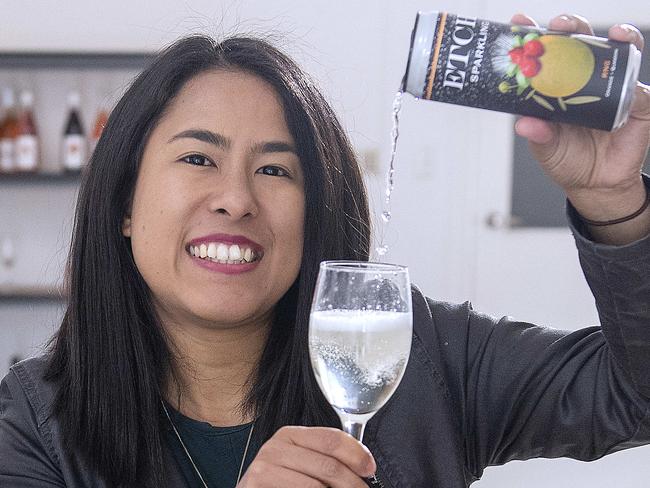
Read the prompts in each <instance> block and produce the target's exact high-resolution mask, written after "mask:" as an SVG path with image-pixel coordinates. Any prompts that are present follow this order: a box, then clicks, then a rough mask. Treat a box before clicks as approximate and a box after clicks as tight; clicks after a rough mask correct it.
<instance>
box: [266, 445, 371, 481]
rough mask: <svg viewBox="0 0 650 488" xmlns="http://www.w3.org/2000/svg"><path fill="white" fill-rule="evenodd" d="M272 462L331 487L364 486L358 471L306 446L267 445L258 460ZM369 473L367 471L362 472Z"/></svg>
mask: <svg viewBox="0 0 650 488" xmlns="http://www.w3.org/2000/svg"><path fill="white" fill-rule="evenodd" d="M267 459H268V460H269V461H271V460H272V462H273V464H275V465H278V466H281V467H283V468H286V469H288V470H289V471H294V472H297V473H301V474H302V475H306V476H307V477H308V478H312V479H315V480H318V481H319V482H321V483H323V484H324V485H325V486H328V487H331V488H366V486H367V485H366V483H365V482H364V481H363V480H362V479H361V475H360V473H355V472H354V471H352V470H351V469H350V468H349V467H348V466H347V465H346V464H344V463H343V462H341V461H339V460H338V459H337V458H335V457H332V456H328V455H325V454H322V453H321V452H318V451H313V450H311V449H307V448H306V447H302V446H298V445H294V444H287V443H280V442H278V443H276V444H275V445H269V446H268V448H267V449H266V452H262V451H260V459H259V460H260V461H265V460H267ZM364 474H365V475H369V473H364Z"/></svg>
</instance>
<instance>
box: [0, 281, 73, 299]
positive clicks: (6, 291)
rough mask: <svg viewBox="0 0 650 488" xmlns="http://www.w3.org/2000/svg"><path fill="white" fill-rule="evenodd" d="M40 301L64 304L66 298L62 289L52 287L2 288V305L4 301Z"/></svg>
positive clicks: (8, 286) (0, 289)
mask: <svg viewBox="0 0 650 488" xmlns="http://www.w3.org/2000/svg"><path fill="white" fill-rule="evenodd" d="M23 300H30V301H32V300H40V301H56V302H63V301H65V297H64V296H63V291H62V290H61V289H60V288H56V287H50V286H11V285H1V286H0V303H2V302H4V301H23Z"/></svg>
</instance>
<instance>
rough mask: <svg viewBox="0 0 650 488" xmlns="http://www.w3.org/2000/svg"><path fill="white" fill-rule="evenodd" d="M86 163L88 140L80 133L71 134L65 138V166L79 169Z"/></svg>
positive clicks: (70, 168) (69, 168)
mask: <svg viewBox="0 0 650 488" xmlns="http://www.w3.org/2000/svg"><path fill="white" fill-rule="evenodd" d="M84 164H86V140H85V138H84V136H82V135H79V134H70V135H67V136H65V137H64V138H63V167H64V168H65V169H68V170H79V169H81V167H82V166H83V165H84Z"/></svg>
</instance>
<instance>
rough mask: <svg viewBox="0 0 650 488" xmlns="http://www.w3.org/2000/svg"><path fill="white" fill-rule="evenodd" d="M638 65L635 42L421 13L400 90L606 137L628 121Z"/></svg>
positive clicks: (638, 56)
mask: <svg viewBox="0 0 650 488" xmlns="http://www.w3.org/2000/svg"><path fill="white" fill-rule="evenodd" d="M640 66H641V52H640V51H639V50H638V49H637V48H636V46H634V45H633V44H630V43H625V42H619V41H612V40H609V39H606V38H602V37H595V36H588V35H584V34H576V33H567V32H555V31H549V30H546V29H542V28H538V27H532V26H518V25H509V24H502V23H498V22H492V21H488V20H483V19H478V18H475V17H462V16H459V15H454V14H450V13H446V12H437V11H432V12H419V13H418V14H417V17H416V20H415V26H414V28H413V33H412V36H411V46H410V52H409V59H408V64H407V67H406V74H405V76H404V81H403V83H402V90H403V91H405V92H407V93H410V94H411V95H413V96H415V97H417V98H422V99H426V100H435V101H439V102H446V103H452V104H456V105H465V106H470V107H477V108H484V109H488V110H496V111H499V112H508V113H513V114H519V115H528V116H532V117H538V118H542V119H547V120H551V121H554V122H565V123H569V124H576V125H582V126H586V127H591V128H594V129H601V130H614V129H617V128H619V127H621V126H623V124H625V122H626V121H627V119H628V116H629V112H630V107H631V105H632V98H633V96H634V88H635V86H636V81H637V78H638V76H639V69H640Z"/></svg>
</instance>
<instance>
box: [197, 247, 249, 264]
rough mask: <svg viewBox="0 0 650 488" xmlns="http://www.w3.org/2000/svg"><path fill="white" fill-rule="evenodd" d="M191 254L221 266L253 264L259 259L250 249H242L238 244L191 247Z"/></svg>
mask: <svg viewBox="0 0 650 488" xmlns="http://www.w3.org/2000/svg"><path fill="white" fill-rule="evenodd" d="M189 253H190V254H191V255H192V256H194V257H197V258H198V257H200V258H203V259H206V258H209V259H210V260H212V261H215V262H218V263H221V264H241V263H251V262H253V261H255V259H257V257H258V256H257V254H256V253H255V252H254V251H253V250H252V249H251V248H250V247H243V246H242V247H240V246H239V245H238V244H232V245H228V244H224V243H219V242H210V243H204V244H201V245H200V246H190V247H189Z"/></svg>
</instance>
